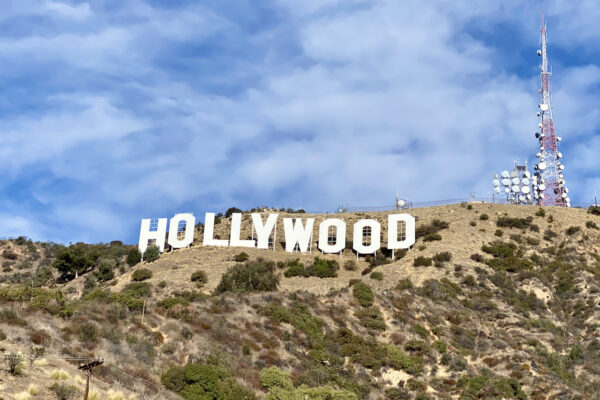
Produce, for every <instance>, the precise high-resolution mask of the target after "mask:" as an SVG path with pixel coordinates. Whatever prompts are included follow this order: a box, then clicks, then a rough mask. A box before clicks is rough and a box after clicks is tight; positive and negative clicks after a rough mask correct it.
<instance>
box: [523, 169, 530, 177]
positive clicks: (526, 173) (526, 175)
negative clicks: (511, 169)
mask: <svg viewBox="0 0 600 400" xmlns="http://www.w3.org/2000/svg"><path fill="white" fill-rule="evenodd" d="M523 176H524V177H525V178H529V177H530V176H531V174H530V173H529V171H525V173H524V174H523Z"/></svg>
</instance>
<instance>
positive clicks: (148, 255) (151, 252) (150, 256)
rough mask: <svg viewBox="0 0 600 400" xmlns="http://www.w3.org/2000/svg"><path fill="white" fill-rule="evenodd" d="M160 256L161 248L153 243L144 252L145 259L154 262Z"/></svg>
mask: <svg viewBox="0 0 600 400" xmlns="http://www.w3.org/2000/svg"><path fill="white" fill-rule="evenodd" d="M159 258H160V249H159V248H158V246H156V245H154V244H152V245H150V246H148V247H147V248H146V251H145V252H144V261H146V262H153V261H156V260H158V259H159Z"/></svg>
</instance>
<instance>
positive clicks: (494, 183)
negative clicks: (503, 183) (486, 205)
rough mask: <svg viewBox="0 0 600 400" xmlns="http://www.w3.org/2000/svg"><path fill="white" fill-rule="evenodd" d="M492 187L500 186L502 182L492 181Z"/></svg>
mask: <svg viewBox="0 0 600 400" xmlns="http://www.w3.org/2000/svg"><path fill="white" fill-rule="evenodd" d="M492 185H494V186H500V181H499V180H498V179H494V180H493V181H492Z"/></svg>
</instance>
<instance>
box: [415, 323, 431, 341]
mask: <svg viewBox="0 0 600 400" xmlns="http://www.w3.org/2000/svg"><path fill="white" fill-rule="evenodd" d="M415 333H416V334H417V335H419V336H421V337H422V338H423V339H426V338H427V337H429V331H428V330H427V329H425V327H423V326H422V325H415Z"/></svg>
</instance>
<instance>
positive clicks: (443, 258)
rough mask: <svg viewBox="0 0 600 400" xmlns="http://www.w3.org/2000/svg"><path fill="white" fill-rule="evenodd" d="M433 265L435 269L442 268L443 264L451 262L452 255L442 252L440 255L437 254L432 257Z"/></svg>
mask: <svg viewBox="0 0 600 400" xmlns="http://www.w3.org/2000/svg"><path fill="white" fill-rule="evenodd" d="M432 259H433V263H434V265H435V266H436V267H438V268H441V267H443V266H444V263H445V262H449V261H450V260H452V253H450V252H448V251H443V252H441V253H437V254H436V255H434V256H433V257H432Z"/></svg>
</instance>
